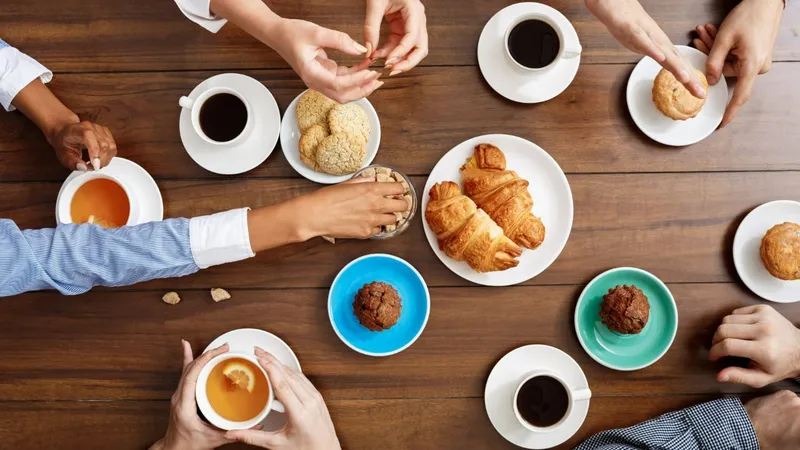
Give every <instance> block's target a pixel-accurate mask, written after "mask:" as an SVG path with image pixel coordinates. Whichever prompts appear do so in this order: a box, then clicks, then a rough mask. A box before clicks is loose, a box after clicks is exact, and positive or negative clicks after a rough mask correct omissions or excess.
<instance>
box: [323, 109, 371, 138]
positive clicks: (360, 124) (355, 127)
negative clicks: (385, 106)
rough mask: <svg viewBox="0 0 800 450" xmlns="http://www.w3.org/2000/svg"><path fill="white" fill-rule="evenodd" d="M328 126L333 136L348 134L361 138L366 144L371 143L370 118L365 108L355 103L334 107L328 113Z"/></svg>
mask: <svg viewBox="0 0 800 450" xmlns="http://www.w3.org/2000/svg"><path fill="white" fill-rule="evenodd" d="M328 125H329V126H330V128H331V134H335V133H347V134H349V135H352V136H361V137H362V138H363V139H364V142H367V141H369V133H370V128H369V118H368V117H367V113H366V112H364V108H362V107H360V106H358V105H357V104H355V103H348V104H346V105H336V106H334V107H333V108H332V109H331V111H330V112H329V113H328Z"/></svg>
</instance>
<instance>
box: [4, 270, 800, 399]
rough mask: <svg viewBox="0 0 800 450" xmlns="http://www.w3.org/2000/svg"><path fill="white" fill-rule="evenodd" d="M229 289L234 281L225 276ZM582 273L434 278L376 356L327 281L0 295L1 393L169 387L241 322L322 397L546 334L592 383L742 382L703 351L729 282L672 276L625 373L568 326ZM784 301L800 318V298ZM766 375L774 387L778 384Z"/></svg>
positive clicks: (162, 390) (662, 389)
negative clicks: (357, 348) (414, 318)
mask: <svg viewBox="0 0 800 450" xmlns="http://www.w3.org/2000/svg"><path fill="white" fill-rule="evenodd" d="M224 287H227V288H229V289H231V286H230V285H224ZM581 289H582V286H541V287H513V288H498V289H477V288H434V289H432V290H431V304H432V306H431V314H430V318H429V322H428V325H427V327H426V329H425V331H424V332H423V334H422V335H421V336H420V338H419V340H418V341H417V342H416V343H414V345H413V346H412V347H410V348H409V349H408V350H406V351H404V352H403V353H400V354H398V355H395V356H392V357H389V358H371V357H367V356H363V355H360V354H358V353H355V352H353V351H352V350H350V349H348V348H347V347H346V346H345V345H344V344H343V343H342V342H341V341H340V340H339V339H338V338H337V337H336V335H335V334H334V332H333V329H332V328H331V326H330V323H329V319H328V313H327V295H328V291H327V290H326V289H310V290H309V289H286V290H239V289H236V288H235V287H234V288H232V289H231V293H232V296H233V298H232V299H231V300H229V301H227V302H224V303H219V304H216V303H214V302H213V301H212V300H211V298H210V295H209V292H208V291H207V290H179V293H180V294H181V295H182V297H183V300H182V301H181V303H179V304H178V305H176V306H169V305H166V304H164V303H163V302H162V301H161V295H162V294H163V291H132V292H115V293H111V292H94V293H91V294H87V295H84V296H81V297H79V298H69V297H62V296H59V295H57V294H55V293H32V294H26V295H23V296H20V297H16V298H13V299H8V300H5V301H3V302H0V329H2V330H4V332H3V334H2V336H0V348H3V349H4V350H3V355H4V357H3V358H2V359H0V400H30V399H37V400H78V399H83V400H88V399H92V400H107V399H168V398H169V396H170V395H171V393H172V391H173V390H174V389H175V386H176V385H177V381H178V377H179V371H180V362H181V358H180V357H181V353H180V339H181V338H185V339H187V340H189V341H190V342H191V343H192V344H193V345H194V347H195V350H196V351H198V352H199V351H200V350H202V349H203V348H205V346H206V345H208V343H209V342H211V341H212V340H213V339H214V338H216V337H217V336H218V335H220V334H222V333H224V332H226V331H228V330H232V329H236V328H248V327H252V328H260V329H265V330H268V331H270V332H273V333H275V334H276V335H278V336H281V337H282V338H283V339H285V340H286V342H287V343H288V344H289V345H290V346H291V347H292V348H293V349H294V351H295V352H296V354H297V356H298V358H299V360H300V364H301V365H302V367H303V370H304V372H305V373H306V374H307V375H308V376H309V378H310V379H311V381H312V382H313V383H314V384H315V386H317V388H318V389H319V390H320V391H321V392H322V393H323V394H325V396H326V398H330V399H347V398H367V399H373V398H425V397H481V396H482V395H483V389H484V383H485V381H486V378H487V376H488V374H489V372H490V370H491V368H492V366H494V364H495V363H496V362H497V361H498V360H499V359H500V358H501V357H502V356H503V355H504V354H506V353H507V352H509V351H510V350H512V349H514V348H516V347H519V346H521V345H526V344H533V343H538V344H547V345H553V346H556V347H559V348H561V349H562V350H564V351H566V352H567V353H569V354H570V355H571V356H572V357H574V358H575V360H576V361H577V362H578V363H579V364H580V365H581V366H582V367H583V370H584V371H585V373H586V375H587V377H588V379H589V382H590V386H591V388H592V390H593V391H594V392H595V393H596V394H597V395H629V394H640V395H645V394H653V395H667V394H696V393H720V392H749V389H747V388H743V387H742V386H737V385H730V384H718V383H717V382H716V381H715V374H716V372H717V371H718V370H720V369H721V368H722V367H724V365H725V364H724V363H723V364H715V363H711V362H709V361H708V349H709V348H710V342H711V338H712V336H713V334H714V331H715V330H716V327H717V326H718V325H719V323H720V321H721V319H722V317H724V316H725V315H727V314H729V313H730V312H731V311H733V310H734V309H735V308H737V307H741V306H743V305H749V304H754V303H755V300H754V299H753V298H752V296H751V295H750V294H749V293H747V292H744V291H743V290H742V289H740V288H739V287H737V286H736V285H733V284H687V285H683V284H678V285H671V286H670V289H671V290H672V292H673V295H674V296H675V298H676V302H677V304H678V314H679V317H680V321H679V329H678V334H677V337H676V339H675V342H674V344H673V345H672V348H671V350H670V351H669V352H668V353H667V354H666V355H665V356H664V357H663V359H662V360H660V361H659V362H657V363H656V364H654V365H653V366H651V367H649V368H646V369H643V370H640V371H637V372H632V373H625V374H622V373H620V372H617V371H613V370H611V369H607V368H605V367H603V366H600V365H599V364H597V363H595V362H593V360H591V359H590V358H589V356H588V355H587V354H586V353H585V352H584V351H583V349H582V348H581V346H580V344H579V343H578V341H577V338H576V336H575V332H574V330H573V327H572V325H571V324H572V323H573V314H574V305H575V303H576V301H577V298H578V295H579V293H580V291H581ZM778 310H779V311H781V312H782V313H783V314H785V315H786V316H787V317H788V318H790V319H791V320H793V321H795V322H799V323H800V305H779V306H778ZM775 388H776V387H772V388H771V389H775Z"/></svg>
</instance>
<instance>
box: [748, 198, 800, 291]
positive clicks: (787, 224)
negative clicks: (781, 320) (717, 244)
mask: <svg viewBox="0 0 800 450" xmlns="http://www.w3.org/2000/svg"><path fill="white" fill-rule="evenodd" d="M733 263H734V265H735V266H736V272H738V273H739V277H741V279H742V281H743V282H744V284H745V285H746V286H747V287H748V288H749V289H750V290H751V291H753V293H754V294H756V295H758V296H759V297H761V298H763V299H765V300H769V301H773V302H778V303H793V302H797V301H800V202H796V201H793V200H776V201H772V202H768V203H764V204H763V205H761V206H759V207H757V208H756V209H754V210H752V211H751V212H750V213H749V214H748V215H747V217H745V218H744V220H742V223H741V224H740V225H739V228H738V229H737V230H736V236H735V237H734V238H733Z"/></svg>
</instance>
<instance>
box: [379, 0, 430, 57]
mask: <svg viewBox="0 0 800 450" xmlns="http://www.w3.org/2000/svg"><path fill="white" fill-rule="evenodd" d="M402 20H403V21H404V22H405V34H404V35H403V37H402V38H401V39H400V42H399V43H398V44H397V46H396V47H395V48H394V49H392V51H391V52H389V54H388V55H387V56H386V65H393V64H396V63H397V62H399V61H400V59H401V58H403V57H404V56H405V55H407V54H408V53H409V52H411V50H412V49H413V48H414V47H415V46H416V45H417V40H418V38H419V37H420V30H421V26H422V25H423V24H424V23H425V11H424V9H423V8H422V4H420V5H419V6H412V7H409V8H407V9H404V10H403V11H402Z"/></svg>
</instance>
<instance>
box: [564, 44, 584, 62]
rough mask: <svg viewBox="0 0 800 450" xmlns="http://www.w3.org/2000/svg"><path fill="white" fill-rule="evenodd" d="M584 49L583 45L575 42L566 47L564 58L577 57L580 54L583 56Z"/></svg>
mask: <svg viewBox="0 0 800 450" xmlns="http://www.w3.org/2000/svg"><path fill="white" fill-rule="evenodd" d="M582 51H583V47H581V44H574V45H570V46H567V47H566V48H565V49H564V54H563V58H564V59H572V58H576V57H578V56H581V52H582Z"/></svg>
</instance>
